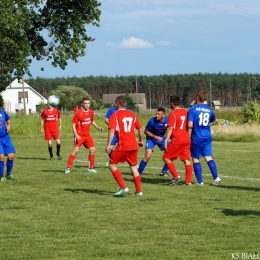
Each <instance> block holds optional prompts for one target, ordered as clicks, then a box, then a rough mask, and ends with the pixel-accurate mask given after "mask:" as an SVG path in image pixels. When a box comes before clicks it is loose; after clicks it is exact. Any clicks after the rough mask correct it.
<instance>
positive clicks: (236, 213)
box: [216, 208, 260, 217]
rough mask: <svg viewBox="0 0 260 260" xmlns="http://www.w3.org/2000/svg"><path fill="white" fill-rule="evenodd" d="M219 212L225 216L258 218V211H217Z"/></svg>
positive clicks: (259, 212)
mask: <svg viewBox="0 0 260 260" xmlns="http://www.w3.org/2000/svg"><path fill="white" fill-rule="evenodd" d="M216 209H217V210H221V211H222V212H223V213H224V214H225V215H226V216H234V217H237V216H257V217H260V211H257V210H243V209H241V210H234V209H218V208H216Z"/></svg>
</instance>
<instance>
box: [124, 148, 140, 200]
mask: <svg viewBox="0 0 260 260" xmlns="http://www.w3.org/2000/svg"><path fill="white" fill-rule="evenodd" d="M137 156H138V151H129V152H128V156H127V162H128V164H129V167H130V170H131V172H132V174H133V181H134V184H135V193H134V195H135V196H143V193H142V187H141V176H140V174H139V172H138V170H139V169H137V167H136V165H137Z"/></svg>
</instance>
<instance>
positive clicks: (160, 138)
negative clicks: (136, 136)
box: [144, 129, 162, 142]
mask: <svg viewBox="0 0 260 260" xmlns="http://www.w3.org/2000/svg"><path fill="white" fill-rule="evenodd" d="M144 133H145V135H147V136H149V137H151V138H154V139H156V140H157V141H159V142H161V141H162V137H161V136H158V135H155V134H153V133H151V132H150V131H148V130H146V129H145V130H144Z"/></svg>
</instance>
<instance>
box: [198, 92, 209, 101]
mask: <svg viewBox="0 0 260 260" xmlns="http://www.w3.org/2000/svg"><path fill="white" fill-rule="evenodd" d="M204 101H207V94H206V92H205V91H203V90H201V91H199V92H197V94H196V103H204Z"/></svg>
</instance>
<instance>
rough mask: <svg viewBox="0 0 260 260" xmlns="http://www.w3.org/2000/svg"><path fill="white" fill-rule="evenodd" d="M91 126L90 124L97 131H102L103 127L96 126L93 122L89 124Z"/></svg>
mask: <svg viewBox="0 0 260 260" xmlns="http://www.w3.org/2000/svg"><path fill="white" fill-rule="evenodd" d="M91 124H92V125H93V126H94V127H95V128H96V129H97V130H99V131H103V127H100V126H98V125H97V124H96V122H95V121H94V120H93V121H92V122H91Z"/></svg>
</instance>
